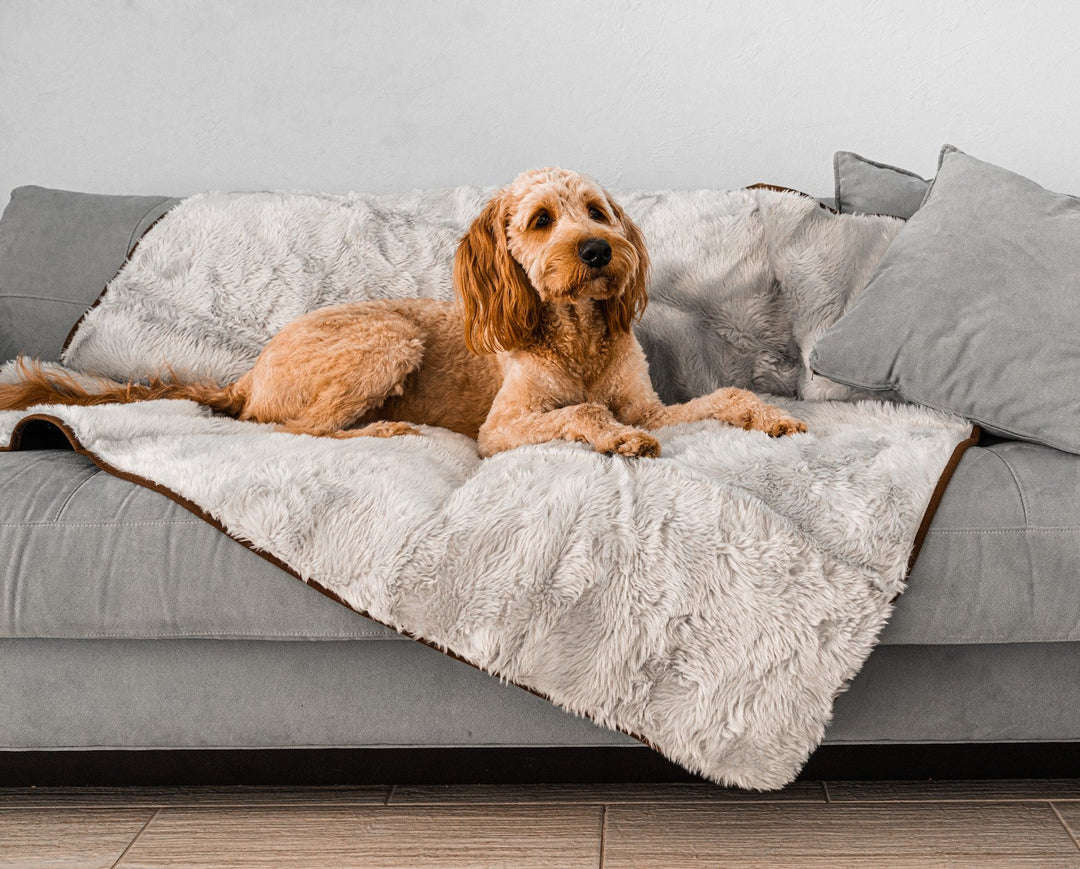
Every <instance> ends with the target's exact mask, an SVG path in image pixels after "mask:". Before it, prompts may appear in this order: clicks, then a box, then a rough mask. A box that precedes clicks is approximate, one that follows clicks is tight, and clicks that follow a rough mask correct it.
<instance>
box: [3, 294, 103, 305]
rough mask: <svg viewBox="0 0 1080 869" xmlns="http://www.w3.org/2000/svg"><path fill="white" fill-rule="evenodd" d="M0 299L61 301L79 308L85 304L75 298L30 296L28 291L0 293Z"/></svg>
mask: <svg viewBox="0 0 1080 869" xmlns="http://www.w3.org/2000/svg"><path fill="white" fill-rule="evenodd" d="M0 299H26V300H27V301H30V302H52V303H54V304H56V303H63V304H65V305H76V306H78V307H80V308H81V307H82V306H83V305H84V304H85V302H80V301H78V300H76V299H60V298H56V297H55V296H32V295H30V294H29V293H0Z"/></svg>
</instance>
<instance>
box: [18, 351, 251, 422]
mask: <svg viewBox="0 0 1080 869" xmlns="http://www.w3.org/2000/svg"><path fill="white" fill-rule="evenodd" d="M15 370H16V373H17V375H18V378H19V379H18V380H17V381H16V382H14V383H0V410H26V409H27V408H28V407H32V406H33V405H35V404H77V405H82V406H90V405H97V404H129V403H131V402H134V401H152V400H154V399H156V398H187V399H190V400H191V401H197V402H198V403H199V404H205V405H206V406H207V407H210V408H213V409H214V410H216V411H218V412H219V413H225V414H228V415H229V416H239V414H240V412H241V411H242V410H243V409H244V401H245V398H246V396H245V395H244V394H243V390H242V388H241V387H239V386H238V385H237V384H236V383H230V384H229V385H228V386H218V385H217V384H216V383H209V382H203V383H180V382H178V381H176V380H175V379H172V380H165V379H162V378H160V377H154V378H151V379H150V382H149V383H117V382H116V381H115V380H108V379H106V378H104V377H86V376H84V375H80V376H78V377H74V376H72V375H70V374H67V373H65V372H62V371H55V370H52V371H50V370H47V369H46V368H45V366H43V365H42V364H41V363H40V362H39V361H37V360H36V359H27V358H26V357H25V356H20V357H19V358H18V359H16V360H15Z"/></svg>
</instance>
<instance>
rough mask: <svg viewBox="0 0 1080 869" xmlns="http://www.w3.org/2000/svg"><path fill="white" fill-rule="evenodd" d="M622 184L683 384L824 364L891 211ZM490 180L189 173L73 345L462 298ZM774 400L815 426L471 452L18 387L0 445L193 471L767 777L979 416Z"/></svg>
mask: <svg viewBox="0 0 1080 869" xmlns="http://www.w3.org/2000/svg"><path fill="white" fill-rule="evenodd" d="M622 199H623V201H624V203H626V205H627V206H628V210H629V211H630V213H631V215H632V216H634V217H635V219H637V220H638V222H639V223H640V225H642V227H643V229H644V230H645V232H646V237H647V238H648V239H649V241H650V245H651V250H652V251H653V256H654V259H655V261H656V263H657V268H656V273H655V276H654V284H653V288H652V293H653V298H654V305H653V308H652V309H651V310H652V317H653V320H652V322H651V323H650V322H649V321H648V320H647V321H646V323H645V324H643V332H644V333H645V334H647V335H648V336H649V338H650V340H651V341H652V343H651V345H649V346H652V347H653V348H657V347H660V348H662V349H664V352H661V353H659V354H657V353H656V351H655V349H654V351H653V352H652V353H651V354H650V356H651V361H652V362H654V364H657V365H658V368H657V371H656V374H657V376H658V379H659V381H660V384H661V385H662V388H663V391H664V392H665V393H666V394H667V396H668V397H669V398H672V397H678V393H679V392H680V391H681V390H689V391H693V392H704V391H705V390H706V389H712V388H715V387H716V386H718V385H720V383H718V382H717V379H718V378H723V379H724V380H725V381H726V382H729V383H730V382H737V383H741V384H742V385H751V386H757V387H758V388H761V384H762V383H763V382H766V383H768V384H769V385H770V388H772V389H773V390H774V391H777V392H783V391H787V392H789V393H795V392H796V390H798V389H799V387H800V386H801V388H802V393H803V395H804V396H806V395H807V394H808V393H809V394H810V395H811V396H812V395H813V393H814V392H815V391H823V392H826V393H827V392H829V391H830V390H831V389H832V386H831V385H830V384H828V382H821V381H820V380H811V379H809V377H808V374H807V371H806V369H805V367H804V365H803V363H802V359H804V358H805V355H806V354H808V353H809V349H810V347H811V346H812V341H813V338H814V337H815V330H816V331H817V333H818V334H819V333H820V330H822V329H823V328H825V327H826V326H827V325H828V324H829V322H831V320H832V319H835V317H836V316H838V315H839V313H840V312H841V311H842V310H843V308H844V307H845V306H846V304H847V303H848V302H849V301H850V296H851V295H853V293H854V290H853V289H852V288H853V287H854V286H855V285H857V284H858V283H859V281H860V280H861V277H860V276H861V275H862V274H863V273H865V272H866V271H867V270H868V269H872V267H873V262H876V259H875V257H877V256H880V253H881V251H882V250H883V248H884V245H886V244H887V243H888V239H889V238H890V237H891V234H892V233H893V232H894V231H895V228H894V227H893V226H892V224H891V223H889V222H883V221H880V220H878V219H874V218H868V219H865V220H864V221H862V222H861V223H860V222H859V221H854V220H845V219H844V218H842V217H839V216H835V215H830V214H827V213H826V212H824V211H823V210H821V209H818V208H817V207H816V206H815V205H813V203H812V202H811V201H810V200H806V199H804V198H802V197H797V196H793V195H791V194H777V193H769V194H767V195H766V194H762V193H759V192H746V191H736V192H735V193H730V194H719V193H710V192H703V193H698V194H652V195H646V194H638V195H637V196H633V195H630V196H626V195H624V196H623V197H622ZM482 200H483V195H482V192H481V191H460V190H458V191H443V192H442V193H440V194H426V195H417V196H416V197H413V198H411V199H409V198H402V199H400V200H398V201H396V202H390V201H387V200H386V199H385V198H383V199H382V200H381V201H376V198H368V199H359V198H351V199H349V198H332V197H312V196H300V195H283V194H249V195H243V196H239V195H225V194H214V195H207V196H204V197H194V198H193V199H191V200H187V201H186V202H185V203H183V204H181V205H180V206H178V207H177V209H175V210H174V212H171V213H170V215H169V216H167V217H166V218H165V219H164V220H163V221H162V222H161V223H160V224H159V225H158V227H157V228H156V229H155V230H153V231H152V232H151V233H150V234H149V235H148V236H147V237H146V238H145V239H144V240H143V242H142V244H141V245H140V247H139V249H138V251H137V252H136V254H135V255H134V256H133V257H132V259H131V261H130V262H129V263H128V264H127V266H125V268H124V269H123V270H122V271H121V273H120V275H118V276H117V278H116V279H115V280H114V281H113V283H112V284H111V285H110V288H109V290H108V292H107V293H106V295H105V297H104V299H103V301H102V303H101V304H100V305H99V306H98V307H97V308H96V309H95V310H94V311H93V312H91V315H90V316H88V317H87V318H86V320H85V321H84V323H83V324H82V326H81V327H80V329H79V332H78V334H77V335H76V338H75V341H74V342H73V343H72V345H71V347H70V348H69V351H68V354H67V356H66V362H67V363H68V364H69V365H71V366H74V367H76V368H78V369H81V370H84V371H85V370H93V371H98V372H103V373H105V374H109V375H111V376H114V377H119V378H126V377H129V376H131V375H133V374H135V375H138V374H141V373H146V372H149V371H154V370H157V369H158V368H159V367H160V365H161V363H162V362H167V363H168V364H171V365H173V367H174V368H176V369H177V370H181V371H183V372H184V373H191V374H200V375H211V376H214V377H217V378H218V379H221V380H225V379H229V378H231V377H233V376H235V375H236V374H237V373H239V371H242V370H243V369H244V367H245V366H246V365H247V364H248V363H249V361H250V358H252V357H253V355H254V354H256V353H257V352H258V348H259V347H260V346H261V344H262V343H264V342H265V341H266V340H267V339H268V338H269V337H270V336H271V335H272V334H273V332H274V331H275V330H276V329H277V328H279V327H280V326H281V325H282V324H283V323H284V322H287V320H288V319H291V317H292V316H294V315H295V314H297V313H300V312H301V309H304V310H306V309H307V308H310V307H314V306H315V305H318V304H327V303H331V302H336V301H340V300H344V299H346V298H356V297H358V295H359V297H364V295H365V294H373V293H375V292H376V291H379V292H387V291H388V292H389V294H404V293H421V294H425V295H446V294H447V293H448V288H449V259H448V256H449V254H450V253H452V249H453V243H454V241H455V239H456V237H457V235H458V234H459V232H460V230H461V229H462V228H463V227H464V224H465V223H466V222H467V220H468V219H469V218H471V216H472V215H473V213H475V211H476V210H478V209H479V206H480V203H481V202H482ZM372 203H375V204H372ZM376 205H378V206H380V207H379V208H376ZM391 205H392V206H393V207H392V208H391V207H390V206H391ZM380 209H381V210H380ZM657 209H659V210H657ZM274 215H277V217H274ZM650 215H651V216H650ZM672 215H674V217H672ZM693 215H696V216H697V218H698V219H697V220H691V221H690V222H689V223H684V224H682V225H680V226H678V231H677V232H676V231H675V229H674V226H675V224H671V225H669V224H668V221H669V220H677V221H683V220H685V219H687V218H689V217H691V216H693ZM421 217H423V219H420V218H421ZM661 217H662V218H663V219H660V218H661ZM652 218H656V219H652ZM328 221H329V223H330V226H327V222H328ZM874 221H877V222H874ZM237 222H239V223H240V225H241V226H242V227H243V228H244V229H243V231H236V234H235V238H234V241H235V242H236V243H235V244H233V245H232V246H229V245H224V244H223V242H222V234H224V235H225V236H228V235H229V234H230V233H233V232H234V229H233V227H234V225H235V224H236V223H237ZM853 228H854V230H857V231H854V230H853ZM253 229H254V230H257V231H253ZM357 239H359V241H358V242H357V241H356V240H357ZM740 240H742V243H738V242H739V241H740ZM354 242H355V243H354ZM357 245H359V246H358V247H357ZM298 250H300V251H303V254H302V255H300V254H298V253H297V251H298ZM855 259H858V260H859V262H857V263H856V262H854V260H855ZM867 260H872V261H871V262H867ZM372 261H377V262H382V263H384V264H385V265H386V267H385V268H384V270H383V272H380V273H376V275H375V277H372V278H370V282H368V281H367V279H359V283H358V284H356V285H348V282H347V281H346V280H345V279H343V278H341V275H343V274H346V273H349V274H353V275H354V276H355V274H356V269H361V270H364V269H366V268H367V267H369V266H370V265H371V262H372ZM394 264H396V265H394ZM339 266H340V267H341V269H342V270H341V271H340V272H339V270H338V267H339ZM384 278H385V281H386V283H385V285H384V284H382V283H381V281H382V280H383V279H384ZM845 281H847V283H845ZM297 288H299V289H297ZM814 288H817V290H815V289H814ZM826 290H827V291H826ZM718 299H719V300H721V301H722V302H724V303H723V304H721V303H720V302H718ZM656 300H658V301H659V304H656V303H655V302H656ZM665 300H675V301H665ZM727 302H731V304H727ZM688 311H689V312H692V315H693V316H691V315H690V314H687V313H686V312H688ZM744 311H745V312H749V313H747V314H746V316H745V317H743V318H742V319H741V320H740V319H739V317H738V316H737V314H738V312H744ZM823 312H824V313H823ZM733 317H734V319H735V321H736V322H733V321H732V318H733ZM755 317H757V319H756V320H755ZM755 323H757V324H760V325H762V326H763V327H764V329H763V330H758V329H757V326H756V325H755ZM148 334H149V335H150V338H147V337H146V336H147V335H148ZM744 339H745V340H744ZM665 342H667V343H666V344H665ZM645 343H647V345H648V342H645ZM665 348H666V349H665ZM677 350H685V351H686V352H685V353H680V352H676V351H677ZM664 353H670V358H669V359H668V357H665V355H664ZM95 354H97V355H95ZM117 359H119V360H120V361H117ZM664 359H668V362H669V363H670V364H668V363H666V362H664V361H663V360H664ZM658 360H660V361H658ZM733 371H734V372H735V373H732V372H733ZM777 400H778V403H780V404H781V405H783V406H784V407H786V408H787V409H789V410H790V411H791V412H792V413H793V414H795V415H797V416H800V417H802V418H803V419H805V420H806V421H807V422H808V424H809V429H810V431H809V433H808V434H806V435H799V436H795V437H790V438H781V439H770V438H768V437H766V436H765V435H763V434H761V433H759V432H745V431H741V430H737V429H734V428H729V427H725V426H724V425H722V424H720V423H718V422H700V423H694V424H690V425H684V426H677V427H672V428H668V429H664V430H661V431H660V432H659V433H658V437H659V439H660V440H661V442H662V445H663V457H662V458H659V459H638V460H634V459H623V458H618V457H610V456H602V455H599V454H597V453H595V452H593V451H592V450H591V449H589V448H588V447H586V446H584V445H581V444H571V443H564V442H553V443H549V444H543V445H537V446H528V447H522V448H519V449H516V450H512V451H509V452H506V453H502V454H499V455H497V456H495V457H493V458H490V459H485V460H481V459H479V458H478V456H477V454H476V447H475V443H474V442H473V441H470V440H469V439H467V438H464V437H462V436H459V435H455V434H452V433H450V432H447V431H445V430H441V429H427V430H426V431H425V434H426V436H425V437H401V438H394V439H389V440H380V439H373V438H358V439H352V440H330V439H318V438H311V437H306V436H295V435H288V434H283V433H279V432H275V431H273V430H272V429H271V428H270V427H267V426H260V425H256V424H252V423H242V422H238V421H235V420H231V419H225V418H219V417H214V416H212V415H211V414H210V413H209V412H208V411H207V410H206V409H205V408H201V407H198V406H196V405H194V404H191V403H188V402H176V401H164V402H149V403H145V404H140V405H127V406H103V407H96V408H64V407H54V406H48V407H38V408H33V409H31V410H30V411H28V412H26V413H20V412H6V413H0V445H3V444H7V443H9V441H11V439H12V437H13V434H15V433H16V431H17V427H18V426H19V424H20V420H22V419H23V418H25V417H27V416H29V415H47V416H49V417H50V418H53V419H55V420H57V421H58V422H60V423H61V424H62V425H63V426H65V427H66V428H67V429H68V430H69V431H70V432H71V434H72V436H73V437H74V438H75V439H77V441H78V442H79V443H80V444H81V445H82V448H84V449H85V450H86V451H87V452H88V453H89V454H90V455H91V456H92V457H93V458H94V459H95V461H97V462H99V463H100V464H101V465H102V466H103V467H106V468H107V469H109V470H112V471H114V472H119V473H121V474H123V475H126V476H129V477H133V478H138V479H139V480H142V481H146V482H149V483H152V484H154V485H155V486H157V487H159V488H163V489H165V490H168V491H170V492H172V493H175V494H176V495H177V496H178V497H179V498H181V499H183V500H184V501H185V502H186V503H188V504H189V505H190V506H192V507H193V508H195V509H197V510H199V511H202V512H204V513H205V514H206V515H207V516H208V517H210V518H211V519H212V520H213V521H215V522H216V523H218V524H220V525H221V526H222V527H223V528H224V529H225V530H226V531H227V532H228V533H229V534H230V535H232V536H233V537H235V538H237V539H238V540H241V541H243V542H246V543H247V544H249V545H250V546H252V547H254V548H256V549H258V550H260V551H262V552H264V553H267V554H269V555H271V556H272V557H273V558H275V559H277V560H279V561H280V562H281V563H283V564H284V565H286V566H287V567H288V568H289V569H290V570H292V571H293V572H294V573H295V574H296V575H298V576H299V577H300V578H302V579H304V580H305V581H307V582H309V583H311V584H313V585H316V586H318V587H320V588H322V589H324V590H326V591H329V592H330V593H332V594H333V595H335V596H336V597H338V598H339V599H340V600H342V601H343V602H344V603H346V604H347V605H348V606H350V607H352V608H354V609H356V610H357V611H360V612H363V613H366V614H369V615H370V616H371V617H372V618H374V619H376V620H378V621H380V622H382V623H384V624H387V625H389V626H391V627H393V628H395V629H397V630H399V631H401V632H403V633H406V634H408V635H409V636H412V637H415V638H417V639H421V640H423V641H425V642H428V643H430V644H433V645H435V646H437V647H438V648H441V649H444V650H446V651H449V652H451V653H453V654H454V655H456V656H459V657H461V658H463V659H464V660H466V661H468V662H470V663H472V664H474V665H475V666H477V667H481V668H483V669H484V670H487V671H488V672H491V673H494V674H496V675H498V676H499V677H501V678H503V679H506V680H509V681H511V682H514V683H515V684H518V685H521V686H523V687H526V688H528V689H530V690H533V691H535V692H537V693H539V694H541V695H543V696H545V697H548V698H550V699H551V700H552V701H553V702H555V703H557V704H559V705H560V706H562V707H564V708H566V709H568V710H571V711H573V712H576V713H579V714H581V715H586V716H588V717H589V718H591V719H592V720H594V721H596V722H598V723H600V724H602V725H605V726H608V727H613V728H619V729H621V730H624V731H626V732H628V733H631V734H634V735H635V736H638V737H639V738H641V739H643V740H645V741H646V742H647V743H648V744H650V745H652V746H653V747H654V748H656V749H657V750H659V751H661V752H662V753H664V754H665V755H666V756H668V757H669V758H671V759H673V760H675V761H677V762H679V763H681V764H682V765H684V766H685V767H687V768H688V769H690V770H693V771H696V772H699V773H702V774H704V775H706V776H708V777H709V778H711V779H714V780H716V781H720V782H725V783H729V784H736V785H740V786H744V787H751V788H775V787H780V786H782V785H783V784H785V783H787V782H788V781H790V780H791V779H792V778H793V777H794V776H795V775H796V774H797V773H798V770H799V768H800V767H801V765H802V764H803V762H804V761H805V760H806V758H807V756H808V755H809V753H810V752H811V751H812V750H813V749H814V748H815V747H816V746H817V744H818V743H819V742H820V740H821V738H822V734H823V731H824V728H825V726H826V724H827V722H828V720H829V716H830V712H831V708H832V702H833V699H834V698H835V696H836V694H837V693H838V692H839V691H841V690H842V689H843V687H844V686H845V684H846V683H847V681H848V680H849V679H850V678H851V677H852V676H853V675H854V674H855V673H856V672H857V671H858V669H859V667H860V666H861V664H862V662H863V661H864V660H865V658H866V656H867V655H868V654H869V652H870V651H871V649H872V648H873V645H874V642H875V638H876V636H877V634H878V632H879V631H880V630H881V628H882V627H883V626H884V624H885V622H886V620H887V619H888V617H889V614H890V612H891V602H892V600H893V598H894V597H895V596H896V595H897V594H898V593H899V592H900V591H901V590H902V589H903V583H904V577H905V571H906V563H907V560H908V556H909V553H910V549H911V545H912V540H913V538H914V535H915V533H916V529H917V527H918V525H919V522H920V520H921V518H922V516H923V513H924V511H925V509H926V506H927V503H928V501H929V500H930V497H931V493H932V491H933V489H934V487H935V484H936V483H937V482H938V479H939V476H940V475H941V473H942V470H943V468H944V466H945V465H946V462H947V460H948V458H949V456H950V455H951V454H952V452H953V450H954V448H955V447H956V445H957V444H958V443H959V442H961V441H962V440H964V439H965V438H966V437H967V436H968V434H969V433H970V425H969V424H967V423H966V422H964V421H963V420H961V419H958V418H955V417H951V416H947V415H944V414H940V413H937V412H934V411H929V410H925V409H921V408H916V407H911V406H900V405H893V404H888V403H878V402H866V401H860V402H840V401H807V400H800V399H797V398H793V397H790V398H780V399H777Z"/></svg>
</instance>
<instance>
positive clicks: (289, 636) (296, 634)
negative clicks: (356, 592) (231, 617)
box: [0, 631, 409, 642]
mask: <svg viewBox="0 0 1080 869" xmlns="http://www.w3.org/2000/svg"><path fill="white" fill-rule="evenodd" d="M361 637H370V638H373V639H376V640H393V641H395V642H397V641H398V640H403V641H405V640H408V639H409V638H408V637H406V636H405V635H404V634H399V633H393V634H386V633H383V632H382V631H365V632H357V633H352V634H343V633H317V632H314V631H293V632H288V631H275V632H274V633H245V632H243V631H183V632H179V633H153V634H151V633H145V632H138V633H131V634H129V633H124V632H122V631H99V632H96V633H71V632H68V633H63V634H54V633H19V634H0V639H3V640H147V641H150V640H187V639H191V640H250V639H255V640H266V641H267V642H271V641H274V640H281V641H285V642H292V641H294V640H296V639H297V638H299V639H300V640H306V639H311V638H319V639H320V640H322V639H329V640H334V641H337V640H341V641H342V642H349V641H351V640H357V639H360V638H361Z"/></svg>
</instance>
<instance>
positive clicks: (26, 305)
mask: <svg viewBox="0 0 1080 869" xmlns="http://www.w3.org/2000/svg"><path fill="white" fill-rule="evenodd" d="M178 201H179V200H176V199H169V198H167V197H165V196H103V195H98V194H91V193H71V192H69V191H67V190H50V189H48V188H45V187H33V186H28V187H17V188H16V189H15V190H13V191H12V193H11V201H10V202H9V203H8V206H7V208H6V209H5V210H4V216H3V217H2V218H0V362H4V361H6V360H8V359H11V358H13V357H14V356H15V355H16V354H17V353H26V354H29V355H31V356H36V357H38V358H40V359H45V360H49V361H56V360H57V359H59V358H60V348H61V347H62V346H63V344H64V341H65V339H66V338H67V336H68V333H69V332H70V331H71V329H72V327H73V326H74V325H75V323H76V322H77V321H78V319H79V318H80V317H81V316H82V315H83V313H85V311H86V309H87V308H89V307H90V306H91V305H92V304H93V303H94V301H95V300H96V299H97V297H98V296H99V295H100V294H101V291H102V290H103V289H104V288H105V285H106V284H107V283H108V282H109V281H110V280H112V278H113V276H114V275H115V274H116V272H117V271H118V270H119V268H120V266H121V265H123V264H124V260H125V258H126V257H127V255H128V253H129V252H130V250H131V248H132V246H133V245H134V244H135V243H136V242H137V241H138V240H139V238H140V237H141V236H142V234H143V233H144V232H146V230H147V228H149V226H150V225H151V224H152V223H153V222H154V221H155V220H157V219H158V218H159V217H160V216H161V215H162V214H164V213H165V212H166V211H168V209H169V208H170V207H171V206H172V205H174V204H175V203H176V202H178Z"/></svg>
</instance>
